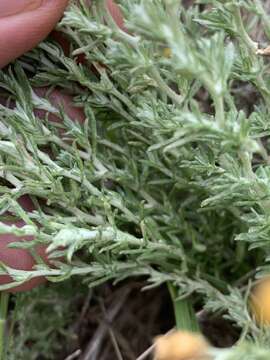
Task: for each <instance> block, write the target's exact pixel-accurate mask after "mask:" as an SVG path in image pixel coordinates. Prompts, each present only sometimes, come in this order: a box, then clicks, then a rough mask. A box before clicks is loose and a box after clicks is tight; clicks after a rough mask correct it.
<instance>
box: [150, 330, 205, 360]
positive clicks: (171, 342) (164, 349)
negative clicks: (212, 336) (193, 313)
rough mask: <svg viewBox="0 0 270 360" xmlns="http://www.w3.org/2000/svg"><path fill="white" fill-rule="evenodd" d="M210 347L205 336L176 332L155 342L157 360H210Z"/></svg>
mask: <svg viewBox="0 0 270 360" xmlns="http://www.w3.org/2000/svg"><path fill="white" fill-rule="evenodd" d="M208 350H209V345H208V343H207V341H206V340H205V339H204V338H203V336H201V335H199V334H194V333H191V332H188V331H174V332H172V333H170V334H168V335H165V336H158V337H157V338H156V340H155V358H154V359H155V360H210V357H209V355H208V354H207V352H208Z"/></svg>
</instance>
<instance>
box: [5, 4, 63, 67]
mask: <svg viewBox="0 0 270 360" xmlns="http://www.w3.org/2000/svg"><path fill="white" fill-rule="evenodd" d="M67 4H68V0H45V1H43V2H42V5H41V6H40V7H39V8H38V9H35V10H31V11H26V12H22V13H20V14H16V15H12V16H7V17H4V18H0V68H1V67H3V66H5V65H6V64H7V63H8V62H10V61H12V60H13V59H15V58H16V57H18V56H20V55H22V54H23V53H24V52H26V51H28V50H30V49H32V48H33V47H35V46H36V45H37V44H38V43H39V42H40V41H42V40H43V39H44V38H45V37H46V36H47V35H48V34H49V32H50V31H51V30H52V29H53V28H54V26H55V24H56V23H57V21H58V20H59V19H60V18H61V16H62V14H63V12H64V10H65V8H66V6H67Z"/></svg>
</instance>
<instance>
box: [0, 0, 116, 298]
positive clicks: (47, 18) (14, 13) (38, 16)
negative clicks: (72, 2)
mask: <svg viewBox="0 0 270 360" xmlns="http://www.w3.org/2000/svg"><path fill="white" fill-rule="evenodd" d="M67 4H68V0H0V68H1V67H4V66H5V65H7V64H8V63H9V62H10V61H12V60H14V59H15V58H17V57H18V56H20V55H22V54H23V53H24V52H26V51H28V50H30V49H32V48H33V47H35V46H36V45H37V44H38V43H39V42H40V41H42V40H43V39H44V38H45V37H46V36H47V35H48V34H49V32H50V31H51V30H52V29H53V28H54V26H55V24H56V23H57V21H58V20H59V19H60V18H61V16H62V14H63V12H64V10H65V8H66V6H67ZM108 8H109V10H110V12H111V14H112V16H113V17H114V19H115V21H116V23H117V24H118V25H119V26H122V25H123V22H122V17H121V14H120V11H119V9H118V8H117V6H116V5H115V4H114V3H113V1H112V0H108ZM37 92H39V93H40V92H42V90H40V89H39V90H37ZM43 92H44V91H43ZM50 100H51V101H52V103H53V104H54V105H56V106H57V105H60V104H61V105H63V106H64V108H65V111H66V112H67V113H68V114H69V116H70V118H71V119H74V120H77V121H80V122H83V121H84V114H83V112H82V111H81V110H79V109H78V108H74V106H72V98H71V97H69V96H67V95H63V94H61V93H59V92H58V91H54V92H53V93H52V94H51V95H50ZM0 102H1V99H0ZM53 117H55V116H51V120H56V119H53ZM58 120H59V119H58ZM20 202H21V205H22V206H23V208H24V209H25V210H26V211H28V212H31V211H33V210H34V207H33V204H32V202H31V200H30V198H29V197H27V196H25V197H23V198H22V199H21V200H20ZM15 225H16V226H18V227H20V226H23V225H24V222H23V221H22V220H21V221H17V222H16V223H15ZM19 240H31V238H30V237H28V238H17V237H15V236H13V235H7V234H6V235H5V234H4V235H0V261H1V262H3V263H5V264H6V265H8V266H10V267H13V268H15V269H20V270H31V269H32V268H33V266H34V265H35V261H34V259H33V257H32V255H31V254H30V253H29V252H28V251H27V250H22V249H11V248H8V245H9V244H10V243H12V242H17V241H19ZM36 251H37V253H38V254H39V255H40V256H41V257H42V258H43V259H44V260H45V261H48V259H47V257H46V249H45V248H44V247H39V248H37V249H36ZM9 281H10V278H9V277H8V276H0V284H5V283H7V282H9ZM42 282H44V279H42V278H37V279H34V280H31V281H28V282H27V283H25V284H23V285H21V286H18V287H17V288H14V289H13V290H12V291H13V292H15V291H26V290H29V289H31V288H33V287H35V286H37V285H38V284H40V283H42Z"/></svg>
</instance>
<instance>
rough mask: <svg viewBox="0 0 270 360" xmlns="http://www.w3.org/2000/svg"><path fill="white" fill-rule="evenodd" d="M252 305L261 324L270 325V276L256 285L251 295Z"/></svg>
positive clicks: (256, 318)
mask: <svg viewBox="0 0 270 360" xmlns="http://www.w3.org/2000/svg"><path fill="white" fill-rule="evenodd" d="M250 307H251V310H252V313H253V315H254V318H255V320H256V322H257V323H258V324H259V325H270V277H266V278H264V279H263V280H261V281H260V282H259V283H258V285H256V286H255V288H254V289H253V291H252V294H251V297H250Z"/></svg>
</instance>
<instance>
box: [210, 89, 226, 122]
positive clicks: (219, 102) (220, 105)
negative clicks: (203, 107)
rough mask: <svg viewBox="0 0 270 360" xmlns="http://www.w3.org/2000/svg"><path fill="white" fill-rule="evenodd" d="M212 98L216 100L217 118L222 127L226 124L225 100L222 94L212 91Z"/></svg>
mask: <svg viewBox="0 0 270 360" xmlns="http://www.w3.org/2000/svg"><path fill="white" fill-rule="evenodd" d="M212 98H213V100H214V106H215V111H216V120H217V122H218V124H219V126H220V127H221V128H224V126H225V113H224V100H223V96H222V95H214V94H213V92H212Z"/></svg>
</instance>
